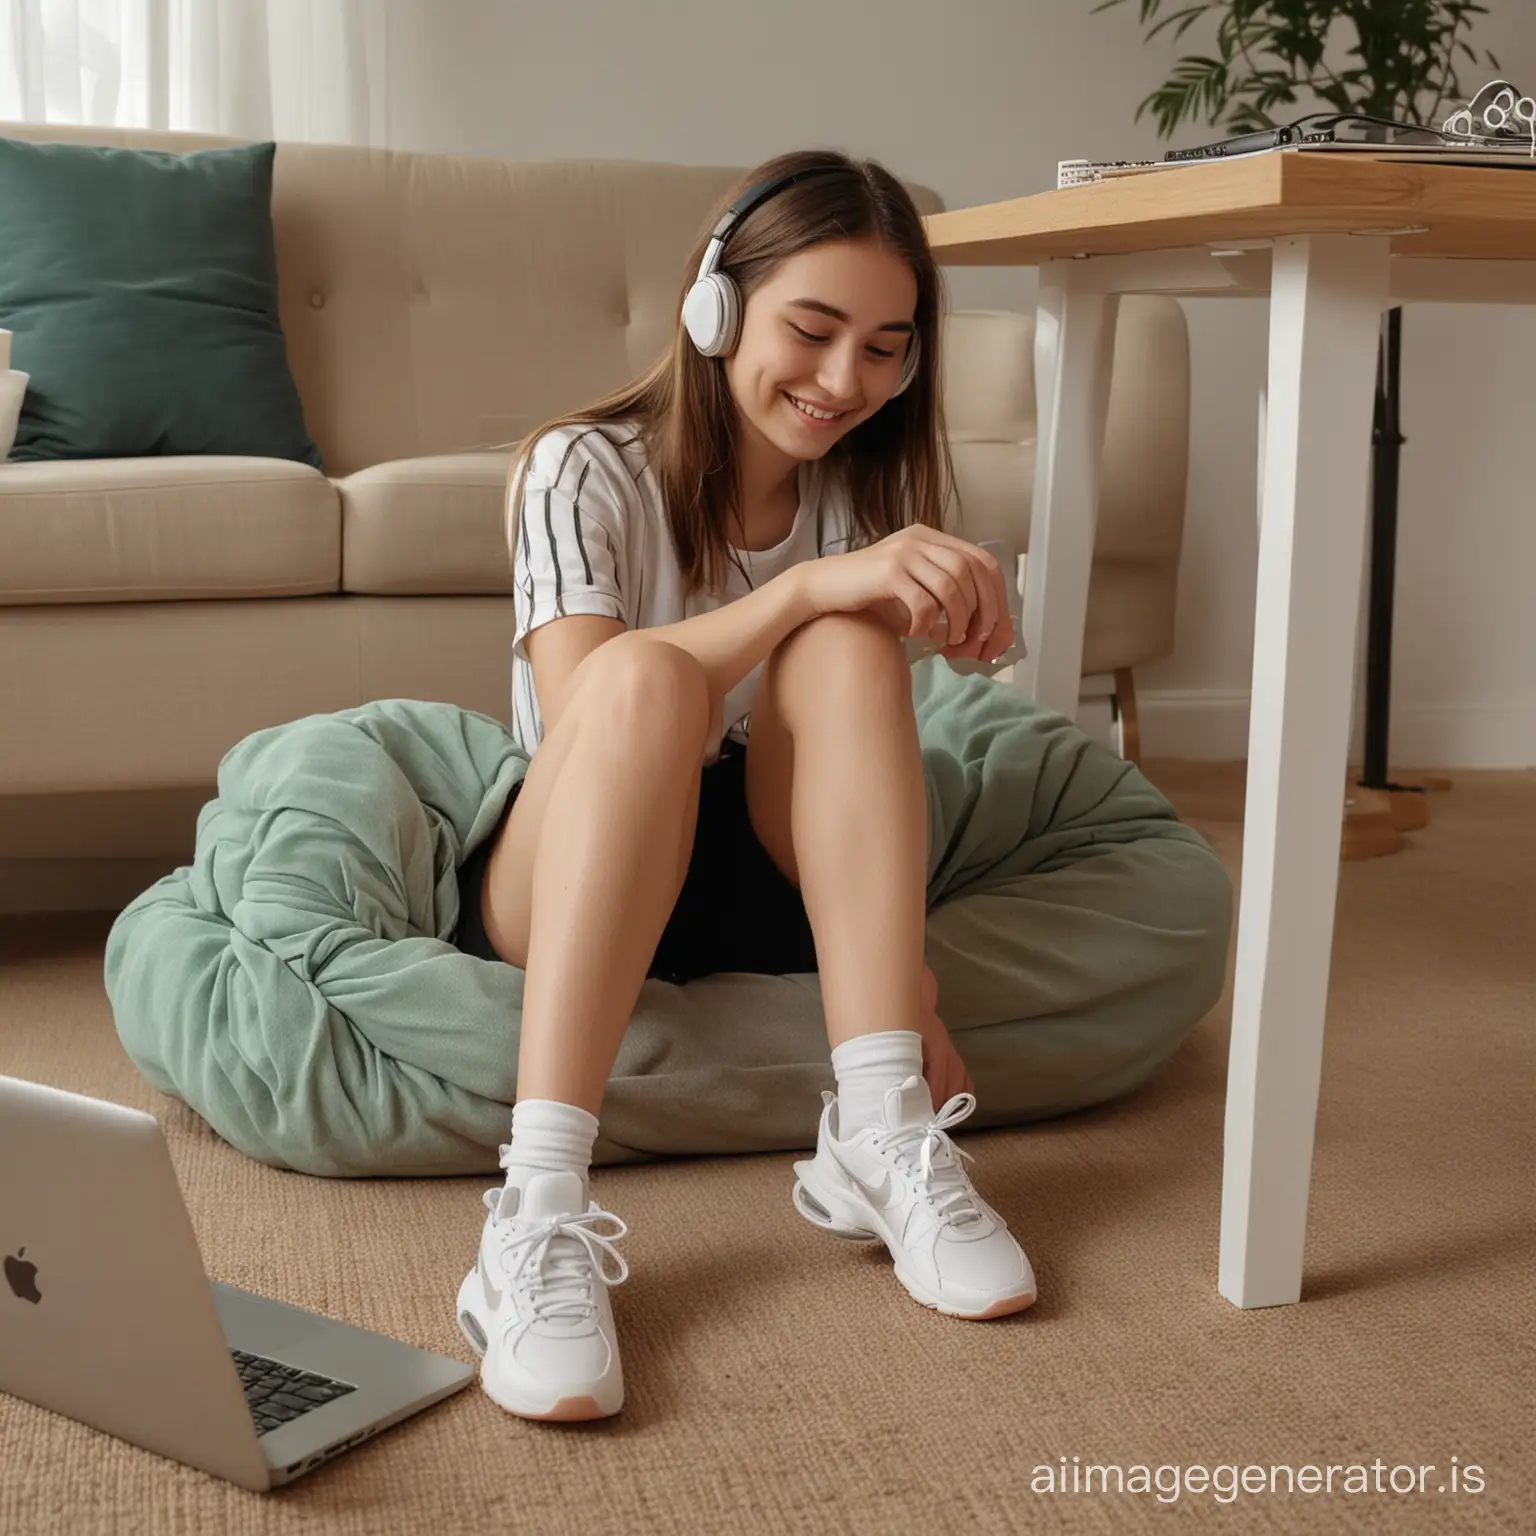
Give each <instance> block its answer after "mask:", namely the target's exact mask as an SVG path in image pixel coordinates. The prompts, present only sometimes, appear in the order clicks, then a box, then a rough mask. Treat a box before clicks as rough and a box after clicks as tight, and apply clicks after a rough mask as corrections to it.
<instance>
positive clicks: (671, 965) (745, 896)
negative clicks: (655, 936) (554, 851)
mask: <svg viewBox="0 0 1536 1536" xmlns="http://www.w3.org/2000/svg"><path fill="white" fill-rule="evenodd" d="M746 767H747V754H746V749H745V748H744V747H742V746H741V745H740V744H739V743H737V742H734V741H727V742H726V743H725V744H724V747H723V748H722V751H721V755H720V760H719V761H718V762H716V763H711V764H710V765H709V766H708V767H707V768H705V769H704V771H703V775H702V777H701V779H700V783H699V820H698V826H697V828H696V830H695V832H694V835H693V855H692V857H691V858H690V859H689V861H688V874H687V877H686V878H685V879H684V881H683V888H682V890H681V891H680V892H679V894H678V898H677V902H676V904H675V905H674V906H673V908H672V915H671V917H669V918H668V919H667V926H666V928H665V929H663V930H662V935H661V942H660V943H659V944H657V946H656V954H655V958H654V959H652V961H651V967H650V969H649V970H648V971H647V972H646V975H648V976H655V977H659V978H660V979H661V980H662V981H670V982H675V983H678V984H681V983H683V982H685V981H692V980H693V979H694V978H695V977H696V976H708V975H710V974H711V973H712V972H715V971H750V972H755V973H757V974H759V975H766V976H789V975H794V974H795V973H797V972H806V971H814V970H815V969H816V944H815V940H814V939H813V938H812V935H811V925H810V922H809V920H808V919H807V917H806V915H805V903H804V902H803V901H802V900H801V899H800V891H799V888H798V887H797V886H796V885H795V884H794V882H793V881H790V880H787V879H785V877H784V875H783V873H782V872H781V871H780V869H779V867H778V865H777V864H775V863H774V862H773V860H772V859H771V858H770V857H769V855H768V850H767V849H766V848H764V847H763V845H762V844H761V843H760V842H759V841H758V840H757V833H756V832H754V831H753V830H752V822H751V819H750V817H749V816H748V814H747V778H746ZM521 787H522V786H521V783H519V784H518V785H517V786H516V787H514V789H513V791H512V793H511V795H510V796H508V798H507V808H506V811H504V812H503V813H502V818H501V822H500V824H499V825H498V826H497V828H496V831H495V832H493V833H492V834H491V835H490V836H489V837H488V838H486V840H485V841H484V842H483V843H481V844H480V846H479V847H478V848H476V849H475V851H474V852H473V853H472V854H470V856H469V857H468V858H467V859H466V860H465V861H464V863H463V864H462V865H461V866H460V868H459V913H460V916H459V926H458V929H457V930H456V931H455V933H454V940H453V941H454V943H455V944H457V945H458V947H459V948H460V949H462V950H464V951H465V952H466V953H467V954H471V955H478V956H479V957H480V959H482V960H497V959H499V958H500V956H498V955H497V953H496V951H495V950H494V949H493V948H492V947H491V941H490V939H489V938H488V937H487V936H486V932H485V924H484V922H483V921H482V918H481V911H480V901H481V888H482V886H483V885H484V883H485V866H486V864H487V862H488V861H489V860H490V856H491V849H492V848H493V847H494V846H495V844H496V839H497V838H498V837H499V836H500V834H501V829H502V827H503V826H505V825H506V819H507V816H508V815H509V814H510V813H511V810H512V805H513V802H514V801H515V800H516V799H517V791H518V789H520V788H521Z"/></svg>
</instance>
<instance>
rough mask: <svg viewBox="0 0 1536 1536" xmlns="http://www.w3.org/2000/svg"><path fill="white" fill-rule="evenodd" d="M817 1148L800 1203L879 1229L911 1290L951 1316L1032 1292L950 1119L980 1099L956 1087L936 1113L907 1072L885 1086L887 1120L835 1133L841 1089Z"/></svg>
mask: <svg viewBox="0 0 1536 1536" xmlns="http://www.w3.org/2000/svg"><path fill="white" fill-rule="evenodd" d="M822 1100H823V1104H824V1106H825V1107H824V1108H823V1109H822V1112H821V1128H820V1131H819V1132H818V1134H817V1138H816V1156H815V1157H814V1158H809V1159H806V1160H804V1161H802V1162H798V1163H796V1164H795V1173H796V1175H797V1177H796V1181H795V1192H794V1200H795V1209H796V1210H798V1211H799V1212H800V1214H801V1215H802V1216H804V1217H805V1219H806V1220H807V1221H809V1222H811V1223H812V1224H813V1225H814V1226H818V1227H821V1228H823V1229H824V1230H826V1231H828V1232H833V1233H836V1235H837V1236H838V1237H846V1238H849V1239H852V1240H856V1241H865V1240H868V1239H871V1238H878V1239H879V1240H880V1241H881V1242H883V1243H884V1244H885V1246H886V1248H887V1249H889V1250H890V1255H891V1257H892V1258H893V1259H894V1260H895V1261H896V1278H897V1279H898V1280H900V1281H901V1283H902V1284H903V1285H904V1286H906V1288H907V1290H908V1292H909V1293H910V1294H911V1295H912V1297H913V1299H914V1300H916V1301H920V1302H922V1304H923V1305H924V1306H925V1307H933V1308H934V1309H935V1310H937V1311H939V1312H945V1313H948V1314H949V1315H950V1316H951V1317H966V1318H976V1319H980V1318H987V1317H1003V1316H1005V1315H1006V1314H1007V1313H1010V1312H1021V1311H1023V1309H1024V1308H1025V1307H1027V1306H1029V1305H1030V1304H1031V1303H1032V1302H1033V1301H1034V1299H1035V1273H1034V1271H1033V1270H1032V1269H1031V1268H1030V1267H1029V1260H1028V1259H1027V1258H1026V1257H1025V1256H1024V1250H1023V1249H1022V1248H1020V1247H1019V1245H1018V1243H1017V1242H1016V1241H1015V1240H1014V1237H1013V1234H1012V1233H1011V1232H1009V1230H1008V1227H1007V1225H1006V1223H1005V1222H1004V1221H1003V1218H1002V1217H1001V1216H999V1215H998V1214H997V1212H996V1211H994V1210H993V1209H992V1207H991V1206H990V1205H988V1204H987V1203H986V1201H985V1200H983V1199H982V1198H981V1196H980V1195H978V1194H977V1193H976V1191H975V1190H974V1189H973V1188H972V1187H971V1180H970V1177H969V1175H968V1174H967V1173H966V1171H965V1167H964V1164H963V1163H962V1161H961V1159H962V1158H964V1159H969V1158H970V1153H969V1152H962V1151H961V1150H960V1148H959V1147H957V1146H955V1144H954V1143H953V1142H952V1141H951V1140H950V1139H949V1135H948V1132H949V1127H950V1126H952V1125H958V1124H959V1123H960V1121H962V1120H964V1119H965V1117H966V1116H967V1115H968V1114H970V1112H971V1111H972V1110H973V1109H975V1107H976V1098H975V1095H974V1094H969V1093H957V1094H956V1095H955V1096H954V1098H952V1099H951V1100H950V1101H949V1102H948V1103H947V1104H946V1105H945V1106H944V1107H943V1109H941V1110H940V1111H939V1112H938V1114H934V1112H933V1101H932V1099H931V1098H930V1096H929V1093H928V1084H927V1083H926V1082H925V1081H924V1080H923V1079H922V1078H920V1077H909V1078H908V1079H907V1080H906V1082H904V1083H902V1084H901V1085H900V1086H899V1087H895V1088H891V1089H888V1090H887V1092H886V1095H885V1105H884V1109H885V1116H884V1124H882V1125H874V1126H866V1127H865V1128H864V1129H863V1130H861V1131H858V1132H857V1133H855V1134H854V1135H852V1136H850V1137H849V1138H848V1140H847V1141H842V1140H840V1139H839V1137H838V1119H837V1096H836V1095H835V1094H831V1093H824V1094H823V1095H822Z"/></svg>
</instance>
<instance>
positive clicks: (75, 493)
mask: <svg viewBox="0 0 1536 1536" xmlns="http://www.w3.org/2000/svg"><path fill="white" fill-rule="evenodd" d="M340 573H341V512H340V507H339V506H338V504H337V498H336V491H335V488H334V487H333V486H332V484H331V482H330V481H329V480H327V479H326V478H325V476H324V475H322V474H321V473H320V472H319V471H318V470H315V469H311V468H310V467H309V466H308V465H307V464H295V463H292V462H291V461H289V460H286V459H247V458H234V457H229V458H224V457H209V456H197V457H187V458H144V459H81V460H63V461H60V462H56V463H41V464H15V463H12V464H7V465H5V466H3V467H0V604H11V605H16V604H23V605H30V604H37V603H134V602H138V603H149V602H161V601H168V600H175V599H178V598H179V599H190V598H233V597H297V596H302V595H307V594H311V593H316V592H334V591H335V590H336V588H337V584H338V581H339V578H340Z"/></svg>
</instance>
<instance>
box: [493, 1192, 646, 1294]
mask: <svg viewBox="0 0 1536 1536" xmlns="http://www.w3.org/2000/svg"><path fill="white" fill-rule="evenodd" d="M500 1198H501V1191H500V1190H494V1189H493V1190H487V1191H486V1194H485V1204H486V1208H487V1209H488V1210H491V1211H494V1210H495V1208H496V1202H497V1201H498V1200H499V1199H500ZM601 1222H612V1223H613V1227H614V1230H613V1231H610V1232H599V1231H597V1230H595V1229H596V1227H597V1225H598V1224H599V1223H601ZM499 1225H500V1226H501V1227H503V1228H506V1229H509V1230H507V1231H505V1232H504V1233H503V1235H502V1243H501V1251H500V1253H499V1255H498V1262H499V1263H500V1265H501V1268H502V1272H503V1273H504V1274H505V1275H506V1276H507V1279H508V1280H509V1281H511V1282H512V1283H513V1284H514V1285H517V1284H520V1285H521V1288H522V1293H523V1294H524V1295H525V1296H526V1297H527V1299H528V1304H529V1308H530V1310H531V1311H532V1313H533V1317H534V1319H535V1320H537V1321H539V1322H549V1321H554V1320H563V1321H571V1322H578V1321H582V1320H584V1319H586V1318H588V1317H590V1316H591V1315H592V1313H593V1312H594V1311H595V1310H596V1306H597V1303H596V1301H595V1299H594V1298H593V1294H592V1278H593V1276H594V1275H595V1276H596V1277H597V1278H598V1279H599V1280H601V1281H602V1283H603V1284H604V1285H608V1286H614V1285H622V1284H623V1283H624V1282H625V1281H626V1280H627V1279H628V1278H629V1265H628V1264H627V1263H625V1261H624V1256H623V1255H622V1254H621V1253H620V1252H619V1251H618V1249H617V1248H616V1247H614V1244H615V1243H616V1242H617V1241H618V1239H619V1238H621V1237H625V1236H627V1235H628V1233H629V1227H628V1226H627V1225H626V1224H625V1222H624V1221H623V1220H622V1219H621V1218H620V1217H618V1216H615V1215H614V1214H613V1212H612V1211H603V1210H589V1211H582V1212H579V1213H572V1214H571V1215H568V1216H550V1217H548V1218H546V1219H545V1220H543V1221H529V1220H527V1219H526V1218H523V1217H517V1216H513V1217H511V1218H510V1219H508V1220H507V1221H504V1222H501V1223H499ZM514 1256H515V1259H516V1262H515V1263H513V1264H511V1265H510V1266H509V1264H508V1260H509V1259H512V1258H514ZM610 1258H611V1259H612V1260H613V1261H614V1263H615V1264H616V1265H617V1266H618V1267H617V1268H616V1269H613V1270H610V1269H609V1267H608V1261H609V1259H610Z"/></svg>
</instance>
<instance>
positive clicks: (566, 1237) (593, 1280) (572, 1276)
mask: <svg viewBox="0 0 1536 1536" xmlns="http://www.w3.org/2000/svg"><path fill="white" fill-rule="evenodd" d="M502 1151H503V1153H505V1151H506V1149H505V1148H503V1149H502ZM485 1204H486V1207H487V1209H488V1210H489V1212H490V1215H489V1216H487V1217H486V1222H485V1230H484V1231H483V1232H482V1234H481V1237H480V1254H479V1258H478V1259H477V1261H476V1263H475V1267H474V1268H473V1269H471V1270H470V1272H469V1273H468V1274H467V1275H466V1276H465V1277H464V1283H463V1284H462V1285H461V1286H460V1287H459V1327H460V1328H462V1329H463V1330H464V1337H465V1338H466V1339H468V1340H469V1342H470V1345H471V1347H472V1348H473V1349H474V1351H475V1353H476V1354H478V1355H481V1356H483V1357H484V1358H483V1359H482V1361H481V1364H480V1383H481V1385H482V1386H483V1387H484V1388H485V1390H486V1393H487V1394H488V1395H489V1396H490V1397H491V1399H492V1400H493V1401H494V1402H496V1403H499V1404H500V1405H501V1407H503V1408H505V1409H506V1410H507V1412H508V1413H516V1414H520V1415H521V1416H522V1417H523V1418H525V1419H600V1418H605V1417H606V1416H607V1415H609V1414H613V1413H617V1412H618V1411H619V1409H620V1408H622V1407H623V1405H624V1372H623V1368H622V1367H621V1366H620V1364H619V1341H618V1337H617V1335H616V1334H615V1332H614V1327H613V1310H612V1308H611V1307H610V1305H609V1301H608V1287H609V1286H611V1285H618V1284H620V1283H621V1282H622V1281H623V1280H625V1279H627V1278H628V1275H629V1266H628V1265H627V1264H626V1263H625V1262H624V1260H623V1259H622V1258H620V1256H619V1254H618V1251H617V1250H616V1249H615V1248H614V1246H613V1244H614V1240H615V1239H617V1238H620V1237H623V1236H624V1235H625V1234H626V1233H627V1232H628V1231H629V1228H628V1227H627V1226H625V1224H624V1223H623V1222H622V1221H620V1220H619V1218H618V1217H617V1216H614V1215H613V1214H611V1213H610V1212H608V1211H605V1210H602V1209H600V1208H599V1206H598V1204H597V1202H596V1201H595V1200H594V1201H592V1202H591V1203H590V1205H587V1204H586V1187H585V1184H584V1181H583V1180H582V1179H581V1177H580V1176H579V1175H577V1174H574V1173H536V1174H533V1175H531V1176H530V1177H529V1179H528V1181H527V1184H526V1186H525V1187H524V1188H523V1189H522V1190H521V1191H519V1189H518V1188H517V1186H516V1185H513V1184H509V1185H508V1186H507V1187H506V1188H505V1189H490V1190H487V1191H486V1193H485ZM584 1205H585V1206H586V1208H585V1209H583V1206H584ZM600 1222H612V1223H614V1225H615V1226H616V1227H617V1229H618V1230H617V1231H614V1232H610V1233H607V1234H603V1233H600V1232H597V1231H595V1230H594V1227H595V1225H596V1224H597V1223H600ZM608 1254H612V1255H613V1257H614V1259H615V1260H617V1262H618V1266H619V1267H618V1270H617V1272H615V1273H612V1274H610V1273H609V1271H608V1269H607V1263H606V1255H608Z"/></svg>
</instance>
